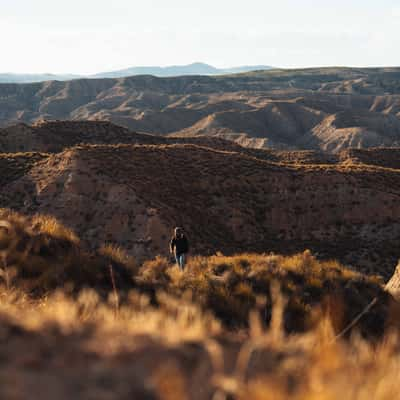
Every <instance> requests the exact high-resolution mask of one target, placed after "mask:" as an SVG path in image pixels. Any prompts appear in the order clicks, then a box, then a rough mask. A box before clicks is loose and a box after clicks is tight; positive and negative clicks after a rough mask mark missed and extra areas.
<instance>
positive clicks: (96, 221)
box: [0, 68, 400, 400]
mask: <svg viewBox="0 0 400 400" xmlns="http://www.w3.org/2000/svg"><path fill="white" fill-rule="evenodd" d="M399 92H400V70H397V69H388V68H387V69H369V70H357V69H339V68H331V69H322V70H302V71H277V70H274V71H265V72H254V73H249V74H241V75H233V76H222V77H205V76H196V77H178V78H165V79H160V78H154V77H151V76H140V77H132V78H121V79H104V80H100V79H99V80H75V81H69V82H57V81H52V82H44V83H35V84H23V85H16V84H5V85H0V121H1V126H2V127H0V366H1V368H0V398H2V399H3V398H4V399H7V400H8V399H10V400H25V399H27V398H29V399H33V400H36V399H38V400H39V399H40V400H47V399H49V400H50V399H54V398H58V399H61V400H63V399H65V400H67V399H71V398H73V399H77V400H80V399H82V400H83V399H85V400H86V399H93V400H94V399H96V400H97V399H101V400H108V399H110V400H111V399H132V398H134V399H144V400H147V399H148V400H153V399H154V400H156V399H157V400H158V399H159V400H189V399H194V400H203V399H204V400H208V399H210V400H228V399H238V400H250V399H252V400H253V399H254V400H270V399H274V400H275V399H276V400H283V399H296V400H304V399H337V398H341V399H343V400H347V399H349V400H350V399H359V400H366V399H368V400H369V399H376V400H384V399H385V400H386V399H397V398H399V396H398V376H399V374H400V355H399V354H400V353H399V343H400V339H399V335H398V332H399V327H400V322H399V321H400V308H399V304H398V299H399V292H400V291H399V288H400V265H399V266H398V268H397V273H395V274H394V275H393V272H394V271H395V268H396V264H397V261H398V259H399V257H400V249H399V246H398V244H399V241H400V222H399V215H400V202H399V200H400V199H399V198H400V149H399V148H398V147H396V146H397V144H398V140H399V139H398V138H399V133H400V131H399V112H400V109H399V99H400V97H399V96H400V93H399ZM228 139H229V140H228ZM177 225H179V226H183V227H184V229H185V232H186V234H187V236H188V238H189V241H190V243H191V254H190V257H189V261H188V264H187V267H186V270H185V272H184V273H182V272H180V271H179V270H178V269H177V268H176V266H174V264H173V261H172V260H171V259H170V256H169V254H168V243H169V239H170V237H171V233H172V228H173V227H175V226H177ZM392 275H393V277H392V279H391V280H390V283H389V285H386V282H387V281H388V280H389V278H390V277H391V276H392ZM396 299H397V300H396ZM349 377H351V379H349Z"/></svg>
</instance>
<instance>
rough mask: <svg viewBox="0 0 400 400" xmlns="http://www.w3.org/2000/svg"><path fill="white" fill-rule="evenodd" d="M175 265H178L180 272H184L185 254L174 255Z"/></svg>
mask: <svg viewBox="0 0 400 400" xmlns="http://www.w3.org/2000/svg"><path fill="white" fill-rule="evenodd" d="M175 259H176V263H177V264H178V267H179V269H180V270H181V271H183V270H184V268H185V262H186V254H185V253H182V254H176V255H175Z"/></svg>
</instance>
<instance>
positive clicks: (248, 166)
mask: <svg viewBox="0 0 400 400" xmlns="http://www.w3.org/2000/svg"><path fill="white" fill-rule="evenodd" d="M247 151H249V153H247ZM379 152H381V150H378V154H380V153H379ZM369 154H372V152H370V153H369ZM388 154H389V153H388V151H386V154H385V155H384V157H383V156H381V158H380V159H381V160H384V161H382V162H380V165H384V166H386V164H388V166H390V167H391V168H385V167H382V166H374V165H371V164H373V163H372V162H369V161H368V163H369V164H370V165H366V164H363V163H362V162H367V161H365V160H361V158H359V160H358V161H357V163H356V162H354V161H352V160H353V159H354V157H353V158H346V157H345V156H343V158H342V159H340V157H337V159H336V160H335V159H334V158H333V157H332V158H329V157H328V156H324V155H319V153H310V152H305V153H303V152H297V153H288V152H277V153H274V152H268V151H263V150H251V149H250V150H246V149H244V151H243V152H242V151H233V150H229V151H227V150H221V149H219V150H218V149H215V148H214V149H213V148H210V147H204V146H199V145H195V144H169V145H166V144H161V145H160V144H158V145H133V144H125V145H123V144H121V145H81V146H75V147H73V148H68V149H66V150H64V151H63V152H61V153H57V154H52V155H49V154H48V155H41V156H36V159H34V160H33V161H31V163H30V164H29V165H28V164H27V163H25V164H24V165H25V167H24V168H25V169H24V170H23V171H22V172H19V173H18V174H13V175H11V174H10V176H11V177H10V179H4V178H3V181H4V182H3V183H4V184H3V185H2V187H1V189H0V206H1V207H11V208H13V209H15V210H18V211H21V212H23V213H24V214H33V213H37V212H40V213H42V214H50V215H53V216H55V217H57V218H58V219H59V220H60V221H61V222H63V223H65V224H66V225H67V226H68V227H69V228H71V229H73V230H74V231H75V232H77V234H78V235H79V236H80V237H82V238H83V241H84V243H86V245H87V246H88V247H92V248H93V247H98V246H101V245H102V244H103V243H104V242H106V243H112V244H118V245H120V246H122V247H123V248H124V249H126V250H127V251H128V253H129V254H131V255H133V256H135V257H136V258H137V259H138V260H143V259H147V258H151V257H154V256H155V255H157V254H166V252H167V248H168V240H169V238H170V234H171V228H172V227H174V226H176V225H182V226H184V227H185V229H186V230H187V232H188V235H189V237H190V239H191V241H192V244H193V251H194V253H198V254H212V253H214V252H216V251H221V252H223V253H226V254H232V253H237V252H240V251H246V252H249V251H250V252H261V253H262V252H270V251H278V252H280V253H284V254H285V253H292V252H295V251H299V250H300V251H303V250H304V249H305V248H310V249H311V250H312V251H314V252H317V253H318V256H319V257H321V258H325V259H326V258H331V257H332V258H333V257H334V258H338V259H339V260H341V261H343V262H344V263H345V264H350V265H352V266H354V268H357V269H361V270H362V271H364V272H367V273H380V274H382V275H383V276H385V277H388V276H390V275H391V274H392V272H393V271H392V270H393V266H394V265H395V264H396V261H397V258H398V257H399V256H400V250H399V249H398V242H399V239H400V223H399V221H398V215H399V212H400V202H399V197H400V189H399V188H400V170H398V169H393V166H394V165H393V164H391V161H390V160H392V159H393V158H394V157H393V156H389V155H388ZM3 157H6V156H3ZM14 157H16V156H14ZM324 157H328V158H324ZM370 158H371V159H374V157H373V156H371V157H370ZM318 160H319V162H318ZM385 160H386V161H385ZM387 160H389V161H390V162H389V161H387ZM314 161H317V163H315V162H314ZM310 162H311V163H310ZM329 163H330V164H329ZM7 165H8V166H9V168H10V166H12V165H13V164H12V163H10V162H8V164H7ZM16 168H17V167H16ZM18 168H19V167H18Z"/></svg>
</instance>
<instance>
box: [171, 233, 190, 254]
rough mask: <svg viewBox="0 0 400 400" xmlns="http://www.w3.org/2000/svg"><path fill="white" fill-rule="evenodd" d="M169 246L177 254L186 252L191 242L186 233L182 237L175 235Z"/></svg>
mask: <svg viewBox="0 0 400 400" xmlns="http://www.w3.org/2000/svg"><path fill="white" fill-rule="evenodd" d="M169 247H170V249H171V251H172V252H174V253H175V254H184V253H187V252H188V251H189V242H188V240H187V239H186V236H185V235H182V236H181V237H175V236H174V237H173V238H172V239H171V242H170V243H169Z"/></svg>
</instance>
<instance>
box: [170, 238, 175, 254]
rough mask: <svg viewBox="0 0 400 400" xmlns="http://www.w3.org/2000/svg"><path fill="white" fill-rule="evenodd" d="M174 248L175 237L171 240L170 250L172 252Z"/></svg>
mask: <svg viewBox="0 0 400 400" xmlns="http://www.w3.org/2000/svg"><path fill="white" fill-rule="evenodd" d="M174 248H175V238H172V239H171V241H170V242H169V251H170V253H173V252H174Z"/></svg>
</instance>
